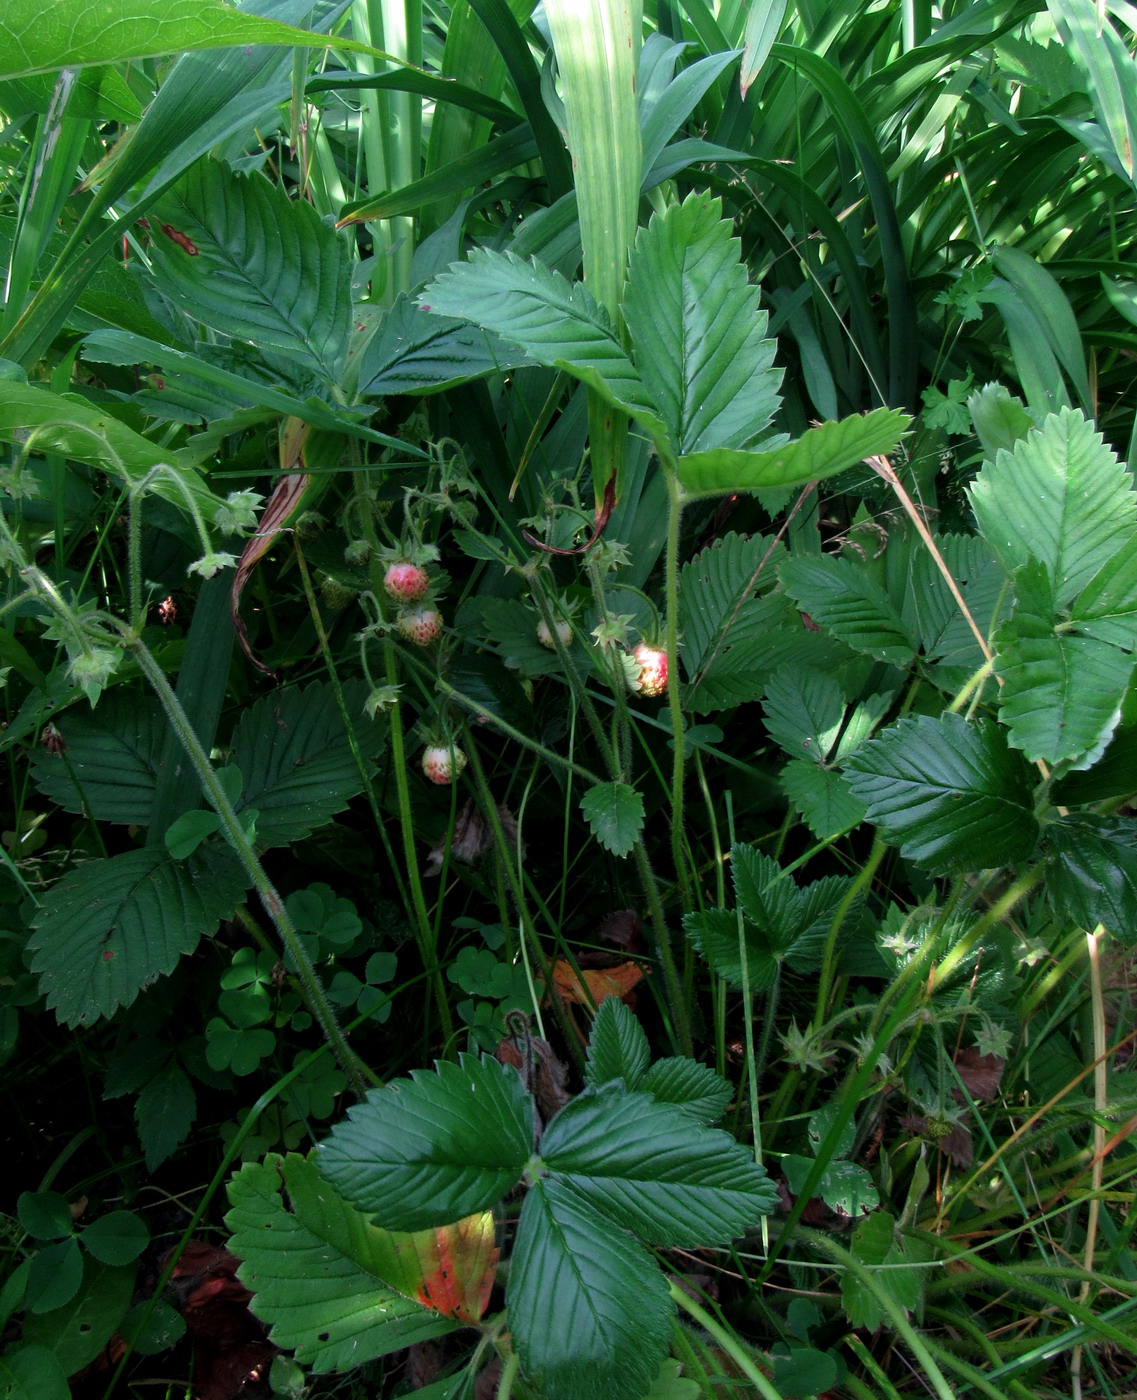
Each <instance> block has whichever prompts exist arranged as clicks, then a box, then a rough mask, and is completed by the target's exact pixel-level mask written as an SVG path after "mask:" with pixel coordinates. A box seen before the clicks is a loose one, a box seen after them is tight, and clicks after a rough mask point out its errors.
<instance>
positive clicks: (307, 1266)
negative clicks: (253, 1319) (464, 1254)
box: [225, 1154, 458, 1371]
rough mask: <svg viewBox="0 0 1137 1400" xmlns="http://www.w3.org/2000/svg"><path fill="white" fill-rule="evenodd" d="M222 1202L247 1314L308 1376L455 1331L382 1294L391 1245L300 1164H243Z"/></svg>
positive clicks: (390, 1293)
mask: <svg viewBox="0 0 1137 1400" xmlns="http://www.w3.org/2000/svg"><path fill="white" fill-rule="evenodd" d="M228 1193H229V1201H230V1204H231V1207H232V1209H231V1210H230V1211H229V1213H228V1215H226V1217H225V1223H226V1225H228V1227H229V1229H230V1230H231V1231H232V1238H231V1240H230V1247H231V1248H232V1250H233V1252H234V1254H236V1255H237V1256H238V1257H239V1258H240V1259H242V1260H243V1261H244V1262H243V1263H242V1265H241V1267H240V1269H239V1270H238V1277H239V1278H240V1279H241V1281H242V1283H244V1284H245V1286H246V1287H247V1288H249V1289H251V1290H252V1292H253V1295H254V1297H253V1305H252V1306H253V1309H254V1310H255V1312H256V1314H257V1316H258V1317H260V1318H262V1319H263V1320H264V1321H265V1322H267V1323H269V1324H270V1328H271V1330H270V1333H269V1335H270V1337H271V1339H272V1341H274V1342H275V1343H276V1345H277V1346H280V1347H283V1348H286V1349H288V1350H291V1351H293V1352H294V1353H295V1355H296V1357H297V1358H298V1359H299V1360H300V1361H303V1362H304V1363H305V1365H309V1366H311V1367H312V1369H313V1370H315V1371H334V1370H347V1369H349V1368H351V1367H354V1366H358V1365H360V1364H361V1363H362V1362H364V1361H370V1360H372V1359H373V1358H374V1357H376V1356H386V1355H387V1354H388V1353H389V1352H392V1351H398V1350H400V1349H401V1348H403V1347H407V1346H412V1345H414V1344H415V1343H416V1342H423V1341H427V1340H429V1339H430V1338H431V1337H440V1336H443V1335H444V1334H445V1333H447V1332H452V1331H453V1330H454V1328H455V1327H456V1326H457V1325H458V1324H457V1323H456V1322H455V1321H453V1320H451V1319H450V1318H445V1317H441V1316H439V1314H438V1313H436V1312H433V1311H431V1310H430V1309H428V1308H425V1307H422V1306H421V1305H420V1304H418V1303H415V1302H412V1301H411V1300H410V1299H408V1298H405V1297H403V1296H402V1295H401V1294H399V1293H397V1292H395V1291H394V1290H393V1289H392V1288H390V1287H387V1286H386V1284H385V1281H384V1278H383V1273H384V1271H385V1265H386V1263H387V1261H388V1260H389V1259H390V1258H391V1256H392V1251H393V1242H392V1239H391V1236H390V1235H389V1234H388V1232H387V1231H385V1230H380V1229H378V1228H377V1227H376V1226H374V1225H371V1224H369V1223H368V1222H367V1220H366V1219H365V1217H364V1216H363V1215H361V1214H360V1212H359V1211H357V1210H355V1209H353V1208H352V1207H351V1206H350V1205H349V1204H348V1202H347V1201H345V1200H343V1198H342V1197H340V1196H338V1195H337V1194H336V1193H335V1192H334V1191H333V1190H332V1189H331V1187H330V1186H329V1185H328V1183H327V1181H325V1180H323V1179H322V1178H321V1176H320V1175H319V1173H318V1172H317V1171H316V1169H315V1167H314V1166H313V1165H312V1164H311V1163H310V1162H308V1161H306V1160H305V1159H304V1158H303V1157H299V1156H296V1155H294V1154H290V1155H289V1156H287V1157H285V1158H283V1159H282V1158H280V1157H278V1156H276V1155H272V1156H270V1157H268V1158H266V1160H265V1161H264V1163H259V1162H250V1163H248V1164H247V1165H246V1166H244V1167H242V1168H241V1170H240V1171H239V1172H238V1173H237V1174H236V1175H235V1176H234V1177H233V1178H232V1179H231V1180H230V1182H229V1185H228Z"/></svg>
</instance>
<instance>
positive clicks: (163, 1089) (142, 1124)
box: [134, 1060, 197, 1171]
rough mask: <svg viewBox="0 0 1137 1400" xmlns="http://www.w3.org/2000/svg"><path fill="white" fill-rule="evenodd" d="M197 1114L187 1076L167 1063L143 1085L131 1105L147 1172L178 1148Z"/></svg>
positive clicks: (173, 1063)
mask: <svg viewBox="0 0 1137 1400" xmlns="http://www.w3.org/2000/svg"><path fill="white" fill-rule="evenodd" d="M196 1115H197V1095H196V1094H195V1093H194V1089H193V1084H192V1083H191V1082H190V1078H189V1075H188V1074H186V1072H185V1071H184V1070H183V1069H182V1068H181V1067H180V1066H179V1065H178V1064H176V1063H175V1062H174V1061H173V1060H170V1061H168V1062H167V1063H166V1064H165V1065H164V1066H163V1068H162V1069H160V1070H159V1071H158V1073H157V1074H156V1075H154V1077H153V1078H152V1079H151V1080H150V1081H149V1083H148V1084H146V1086H145V1087H144V1088H143V1090H142V1092H141V1093H140V1094H139V1095H138V1099H137V1102H136V1103H135V1105H134V1121H135V1122H136V1123H137V1125H138V1140H139V1141H140V1142H141V1144H142V1150H143V1152H144V1153H145V1154H146V1170H147V1171H154V1169H155V1168H156V1167H159V1166H161V1164H162V1163H163V1162H164V1161H166V1159H167V1158H168V1157H171V1156H172V1155H173V1153H174V1151H175V1150H176V1149H177V1148H178V1147H180V1146H181V1144H182V1143H183V1142H184V1141H185V1137H186V1134H187V1133H188V1132H189V1130H190V1128H191V1127H192V1126H193V1120H194V1118H195V1117H196Z"/></svg>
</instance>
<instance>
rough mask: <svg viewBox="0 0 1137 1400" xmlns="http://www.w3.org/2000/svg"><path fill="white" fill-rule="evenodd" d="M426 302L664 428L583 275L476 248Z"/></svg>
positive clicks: (425, 295) (436, 285) (653, 426)
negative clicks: (574, 278) (572, 277)
mask: <svg viewBox="0 0 1137 1400" xmlns="http://www.w3.org/2000/svg"><path fill="white" fill-rule="evenodd" d="M420 303H421V305H422V306H423V307H424V309H429V310H430V311H433V312H435V313H436V314H438V315H441V316H452V317H456V318H458V319H460V320H463V321H473V322H474V324H475V325H479V326H484V327H485V328H486V329H487V330H490V331H493V332H495V334H497V335H500V336H501V337H502V338H503V339H504V340H507V341H509V342H510V343H511V344H514V345H519V346H520V347H521V349H522V350H524V351H525V353H526V354H527V355H528V356H529V358H530V359H531V360H534V361H536V363H537V364H541V365H548V366H549V367H550V368H552V369H560V370H564V371H565V372H566V373H567V374H571V375H573V376H574V378H576V379H579V380H581V381H582V382H583V383H585V384H587V385H588V386H589V388H592V389H595V390H596V391H597V392H598V393H599V394H601V395H602V396H603V397H604V398H605V399H607V401H608V402H609V403H611V404H614V405H615V406H616V407H617V408H622V409H624V410H625V411H626V412H628V413H631V414H633V415H634V416H635V417H637V418H638V419H639V420H640V422H641V423H642V424H643V425H644V427H646V428H647V429H648V430H649V431H652V430H654V431H655V432H656V433H658V434H660V435H663V434H665V431H666V430H665V428H664V425H663V423H662V421H661V420H660V418H659V414H658V410H657V408H656V406H655V404H654V403H652V401H651V397H650V395H649V394H648V392H647V389H646V388H645V386H644V383H643V380H642V378H641V377H640V375H639V373H638V371H637V370H636V368H635V366H634V365H633V364H632V362H631V360H630V359H629V358H628V356H627V354H626V352H625V350H624V347H623V345H622V344H621V343H620V338H619V336H617V335H616V334H615V332H614V331H613V329H612V323H611V320H610V318H609V316H608V314H607V312H605V310H604V308H603V307H602V306H600V305H599V304H598V303H597V301H596V299H595V298H594V297H593V296H592V295H591V293H590V292H589V291H588V290H587V288H586V287H585V286H584V285H583V283H580V282H569V281H568V280H567V279H566V278H564V277H562V276H561V274H560V273H559V272H554V271H553V270H552V269H551V268H548V267H546V266H545V265H544V264H543V263H541V262H538V261H537V260H536V259H535V258H534V259H532V260H530V261H529V262H523V261H522V260H521V259H520V258H518V257H517V256H515V255H514V254H513V253H496V252H490V251H489V250H487V249H484V248H476V249H474V251H473V252H472V253H471V254H470V258H469V261H468V262H463V263H453V264H452V265H451V267H450V269H449V270H448V271H447V272H444V273H442V274H441V276H439V277H436V278H435V279H434V281H433V282H432V283H431V284H430V285H429V286H428V287H427V288H426V291H425V292H424V293H423V295H422V297H421V298H420Z"/></svg>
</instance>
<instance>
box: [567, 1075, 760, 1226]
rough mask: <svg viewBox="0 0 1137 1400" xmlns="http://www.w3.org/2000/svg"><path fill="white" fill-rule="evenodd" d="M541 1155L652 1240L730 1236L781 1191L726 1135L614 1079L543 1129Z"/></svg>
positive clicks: (613, 1217)
mask: <svg viewBox="0 0 1137 1400" xmlns="http://www.w3.org/2000/svg"><path fill="white" fill-rule="evenodd" d="M540 1151H541V1160H542V1162H543V1164H544V1166H545V1168H546V1170H548V1171H549V1172H551V1173H553V1174H554V1175H555V1176H556V1177H557V1178H558V1179H560V1180H561V1181H567V1182H569V1183H570V1184H571V1185H572V1187H573V1189H574V1191H575V1192H576V1193H577V1195H578V1196H579V1197H580V1198H581V1199H583V1200H586V1201H588V1202H589V1204H590V1205H591V1206H592V1208H593V1209H594V1210H595V1211H597V1212H598V1213H599V1214H600V1215H602V1216H603V1217H604V1218H605V1219H608V1220H610V1221H612V1223H613V1224H614V1225H617V1226H619V1227H620V1228H622V1229H626V1230H632V1231H634V1233H635V1234H636V1235H637V1236H639V1238H640V1239H643V1240H646V1241H647V1242H648V1243H649V1244H656V1245H662V1246H684V1245H685V1246H689V1247H696V1246H698V1245H710V1244H725V1243H727V1242H728V1241H729V1240H732V1239H734V1238H735V1237H736V1236H738V1235H741V1234H742V1233H743V1232H744V1231H746V1230H748V1229H750V1228H751V1227H752V1226H753V1225H755V1224H756V1222H757V1220H758V1217H759V1216H761V1215H765V1214H768V1213H769V1212H770V1211H771V1210H773V1208H774V1205H775V1202H776V1200H777V1193H776V1191H775V1189H774V1187H773V1186H772V1185H771V1183H770V1180H769V1178H768V1177H767V1175H766V1173H765V1171H764V1170H763V1169H762V1167H760V1166H759V1165H758V1164H757V1163H756V1162H755V1161H754V1159H753V1157H752V1156H751V1154H750V1153H749V1152H747V1150H746V1149H745V1148H744V1147H743V1146H742V1145H741V1144H740V1143H738V1142H736V1141H735V1140H734V1139H733V1138H731V1137H728V1136H727V1134H726V1133H720V1132H717V1131H715V1130H714V1129H711V1128H702V1127H699V1126H697V1125H696V1124H694V1123H692V1121H691V1118H690V1116H689V1115H688V1114H685V1113H683V1112H681V1111H680V1110H679V1109H678V1108H675V1107H673V1106H672V1105H671V1104H666V1103H660V1102H658V1101H657V1100H656V1099H654V1098H651V1097H649V1096H648V1095H647V1094H640V1093H626V1092H623V1091H622V1090H621V1089H620V1088H619V1087H618V1086H616V1085H609V1086H606V1087H601V1088H600V1089H586V1090H585V1091H584V1092H583V1093H582V1094H579V1095H578V1096H577V1097H576V1098H575V1099H573V1100H572V1101H571V1102H570V1103H568V1104H566V1105H565V1107H564V1108H563V1109H561V1111H560V1113H558V1114H557V1116H556V1117H555V1118H554V1119H553V1121H552V1122H551V1123H550V1124H549V1126H548V1128H547V1129H546V1130H545V1135H544V1137H543V1138H542V1139H541V1149H540Z"/></svg>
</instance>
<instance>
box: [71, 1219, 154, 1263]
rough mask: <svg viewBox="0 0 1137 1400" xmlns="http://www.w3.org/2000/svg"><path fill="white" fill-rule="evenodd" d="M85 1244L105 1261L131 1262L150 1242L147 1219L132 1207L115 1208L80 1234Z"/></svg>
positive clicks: (92, 1252) (98, 1257) (97, 1256)
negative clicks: (127, 1208)
mask: <svg viewBox="0 0 1137 1400" xmlns="http://www.w3.org/2000/svg"><path fill="white" fill-rule="evenodd" d="M79 1238H80V1239H81V1240H82V1242H83V1247H84V1248H85V1249H86V1250H88V1251H89V1252H90V1253H91V1254H93V1255H94V1256H95V1258H96V1259H98V1260H100V1261H101V1262H102V1263H104V1264H112V1265H122V1264H132V1263H133V1262H134V1261H135V1260H136V1259H137V1258H138V1256H139V1255H140V1254H141V1253H142V1251H143V1250H144V1249H145V1248H146V1246H147V1245H148V1244H149V1243H150V1231H149V1229H148V1228H147V1225H146V1222H145V1220H143V1219H142V1217H141V1216H140V1215H135V1214H134V1212H133V1211H130V1210H112V1211H111V1212H110V1214H109V1215H102V1216H100V1217H99V1219H98V1220H93V1221H92V1222H91V1224H90V1225H88V1226H87V1228H86V1229H85V1230H84V1231H83V1233H82V1234H81V1235H80V1236H79Z"/></svg>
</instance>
